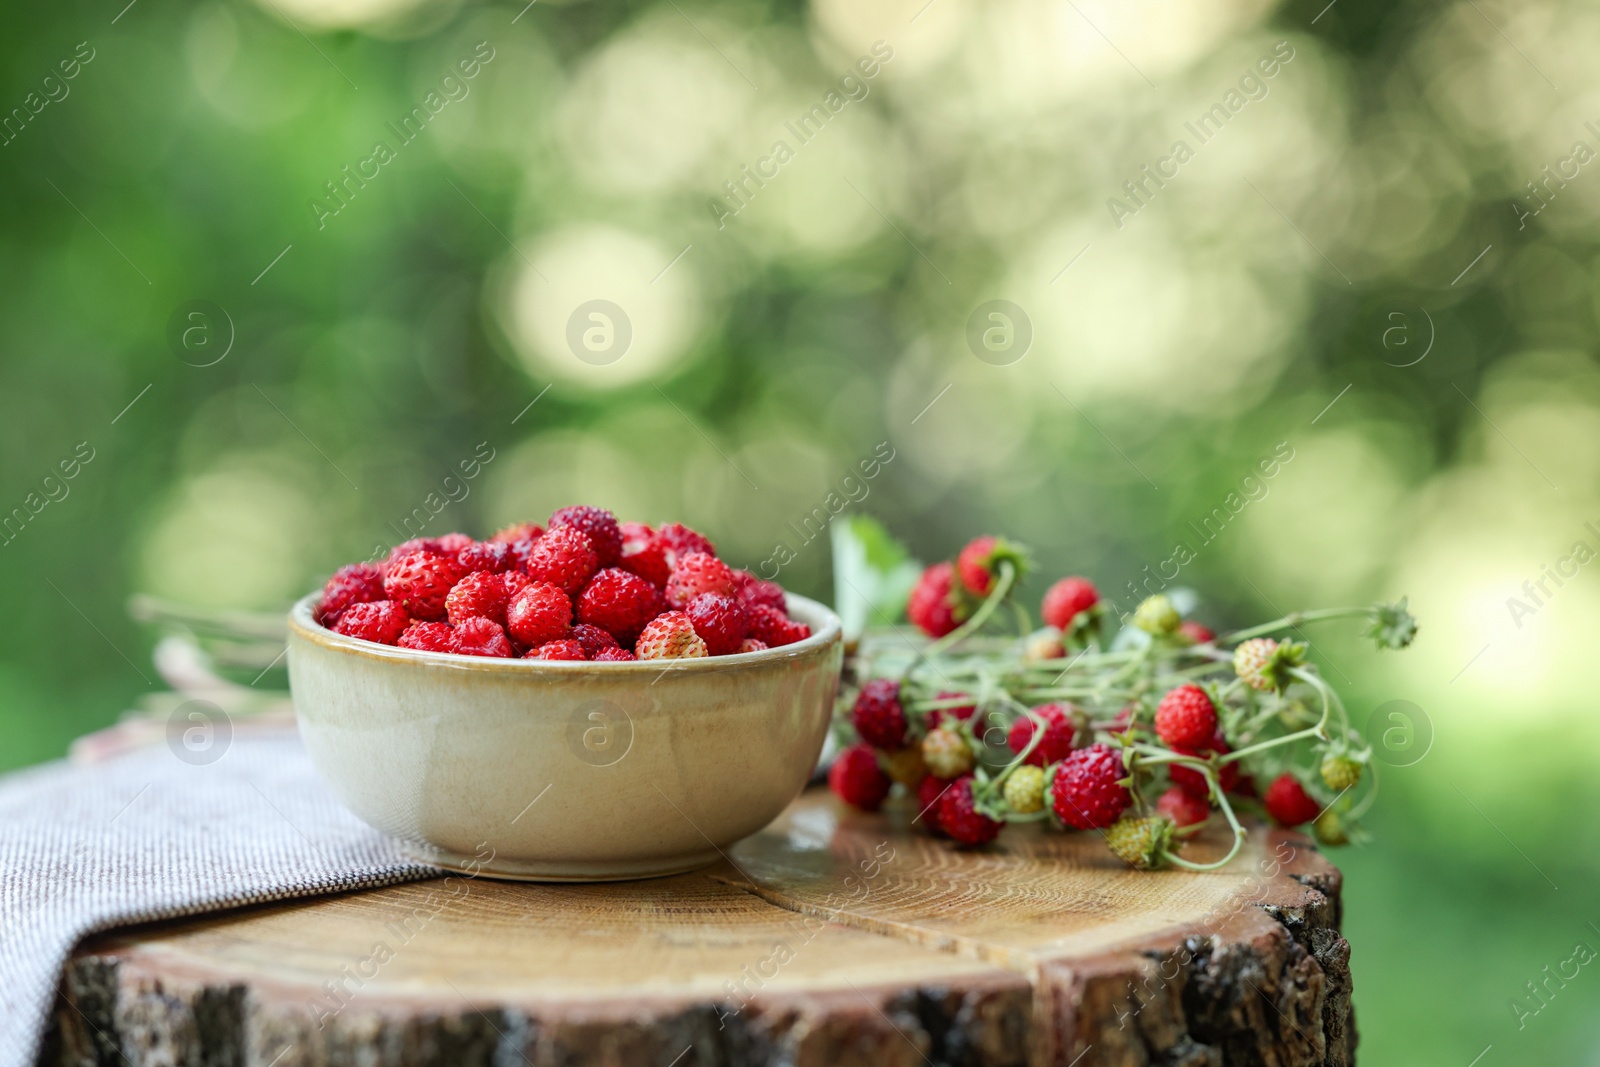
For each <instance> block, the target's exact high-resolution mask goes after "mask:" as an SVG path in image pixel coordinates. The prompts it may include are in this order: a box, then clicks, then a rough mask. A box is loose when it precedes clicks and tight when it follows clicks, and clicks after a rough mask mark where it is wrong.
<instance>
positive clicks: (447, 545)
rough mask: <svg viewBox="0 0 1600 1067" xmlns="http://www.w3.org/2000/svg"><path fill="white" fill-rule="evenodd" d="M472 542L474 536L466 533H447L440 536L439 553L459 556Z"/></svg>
mask: <svg viewBox="0 0 1600 1067" xmlns="http://www.w3.org/2000/svg"><path fill="white" fill-rule="evenodd" d="M472 544H473V541H472V538H470V537H468V536H467V535H466V534H464V533H447V534H445V535H444V536H443V537H441V538H439V553H440V555H444V556H459V555H461V552H462V550H463V549H466V548H468V547H470V546H471V545H472Z"/></svg>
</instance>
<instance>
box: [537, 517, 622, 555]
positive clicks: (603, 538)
mask: <svg viewBox="0 0 1600 1067" xmlns="http://www.w3.org/2000/svg"><path fill="white" fill-rule="evenodd" d="M563 526H568V527H571V528H572V529H574V530H577V531H578V532H579V533H581V534H583V535H584V536H586V537H588V538H589V544H590V545H591V546H592V547H593V548H594V554H595V555H596V556H598V557H599V558H600V566H602V567H614V566H616V564H617V560H618V559H620V558H621V557H622V529H621V527H619V526H618V525H617V517H616V516H615V515H613V514H611V512H609V511H607V510H606V509H605V508H592V507H589V506H588V505H587V504H574V505H572V506H571V507H565V508H562V509H560V510H559V511H557V512H556V513H555V514H554V515H552V516H550V529H552V530H556V529H560V528H561V527H563Z"/></svg>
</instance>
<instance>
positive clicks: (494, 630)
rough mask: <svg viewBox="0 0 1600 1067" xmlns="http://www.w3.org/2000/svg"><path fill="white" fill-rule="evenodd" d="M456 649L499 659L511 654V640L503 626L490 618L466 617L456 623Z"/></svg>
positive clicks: (464, 653)
mask: <svg viewBox="0 0 1600 1067" xmlns="http://www.w3.org/2000/svg"><path fill="white" fill-rule="evenodd" d="M455 628H456V645H457V648H456V651H457V652H460V653H461V654H462V655H464V656H493V657H496V658H499V659H506V658H509V657H510V655H511V641H510V639H508V638H507V637H506V632H505V629H504V628H503V627H501V625H500V624H499V623H497V622H493V621H491V620H489V619H482V618H471V619H464V620H462V621H461V622H458V623H456V624H455Z"/></svg>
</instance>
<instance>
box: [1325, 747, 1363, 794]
mask: <svg viewBox="0 0 1600 1067" xmlns="http://www.w3.org/2000/svg"><path fill="white" fill-rule="evenodd" d="M1322 780H1323V781H1324V782H1325V783H1327V786H1328V788H1329V789H1334V790H1337V791H1338V792H1340V793H1343V792H1344V791H1345V790H1346V789H1351V788H1354V787H1355V784H1356V783H1357V782H1359V781H1361V764H1359V763H1357V762H1356V761H1355V760H1353V759H1351V758H1350V757H1349V756H1329V757H1328V758H1327V759H1325V760H1323V761H1322Z"/></svg>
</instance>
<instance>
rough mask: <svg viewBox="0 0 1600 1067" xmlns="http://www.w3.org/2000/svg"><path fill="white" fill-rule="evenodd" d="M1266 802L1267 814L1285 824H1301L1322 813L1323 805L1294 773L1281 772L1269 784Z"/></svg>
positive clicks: (1275, 820)
mask: <svg viewBox="0 0 1600 1067" xmlns="http://www.w3.org/2000/svg"><path fill="white" fill-rule="evenodd" d="M1266 804H1267V814H1268V815H1271V816H1272V818H1273V821H1274V822H1277V823H1279V824H1281V825H1283V826H1299V825H1301V824H1302V823H1308V822H1310V821H1311V820H1312V819H1315V818H1316V817H1317V816H1318V815H1319V814H1321V813H1322V805H1321V804H1318V803H1317V802H1316V800H1315V799H1314V798H1313V797H1312V796H1311V794H1310V793H1307V792H1306V788H1305V786H1303V785H1301V784H1300V782H1299V781H1298V780H1297V779H1296V778H1295V776H1294V775H1292V774H1280V775H1278V777H1276V778H1274V779H1273V780H1272V784H1271V785H1269V786H1267V796H1266Z"/></svg>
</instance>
